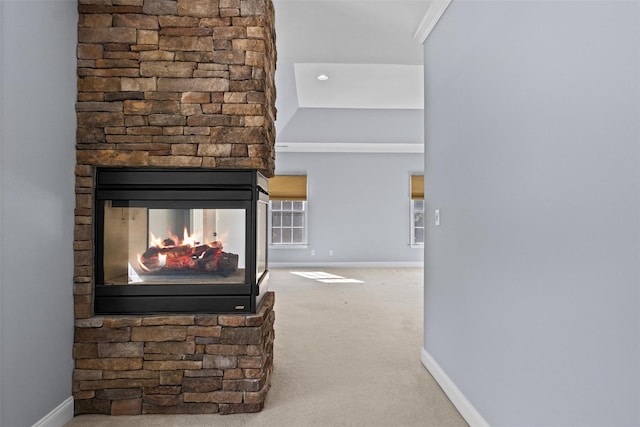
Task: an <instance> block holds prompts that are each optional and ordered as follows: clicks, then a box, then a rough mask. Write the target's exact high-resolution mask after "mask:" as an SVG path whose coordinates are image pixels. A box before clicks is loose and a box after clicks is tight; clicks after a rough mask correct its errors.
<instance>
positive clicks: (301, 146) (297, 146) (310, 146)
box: [276, 142, 424, 153]
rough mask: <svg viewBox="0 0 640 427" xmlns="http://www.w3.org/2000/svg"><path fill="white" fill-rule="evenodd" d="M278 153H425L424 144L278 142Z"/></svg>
mask: <svg viewBox="0 0 640 427" xmlns="http://www.w3.org/2000/svg"><path fill="white" fill-rule="evenodd" d="M276 153H424V144H404V143H364V142H276Z"/></svg>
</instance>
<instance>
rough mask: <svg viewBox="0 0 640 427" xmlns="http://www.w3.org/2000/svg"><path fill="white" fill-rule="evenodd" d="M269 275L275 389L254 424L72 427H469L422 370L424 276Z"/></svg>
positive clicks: (412, 271)
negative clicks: (332, 278)
mask: <svg viewBox="0 0 640 427" xmlns="http://www.w3.org/2000/svg"><path fill="white" fill-rule="evenodd" d="M318 270H319V269H317V268H315V269H276V270H272V271H271V278H270V284H271V285H270V289H271V290H273V291H275V293H276V306H275V307H276V308H275V310H276V323H275V331H276V339H275V350H274V352H275V354H274V360H275V364H274V372H273V377H272V387H271V390H270V391H269V395H268V396H267V401H266V405H265V408H264V410H263V411H262V412H260V413H257V414H239V415H219V414H211V415H141V416H135V417H132V416H120V417H109V416H104V415H83V416H79V417H76V418H74V419H73V420H72V421H71V422H69V423H68V424H67V427H88V426H91V427H125V426H126V427H128V426H135V427H151V426H154V427H186V426H189V427H199V426H222V427H234V426H261V427H272V426H273V427H275V426H278V427H283V426H285V427H286V426H301V427H303V426H323V427H325V426H326V427H333V426H340V427H342V426H367V427H370V426H371V427H372V426H380V427H382V426H384V427H387V426H393V427H405V426H406V427H411V426H420V427H428V426H434V427H436V426H437V427H444V426H451V427H457V426H466V425H467V424H466V423H465V421H464V420H463V418H462V417H461V416H460V415H459V414H458V412H457V411H456V409H455V408H454V407H453V405H452V404H451V402H450V401H449V400H448V399H447V397H446V396H445V394H444V393H443V392H442V390H441V389H440V388H439V387H438V385H437V383H436V382H435V381H434V380H433V378H432V377H431V376H430V375H429V373H428V372H427V370H426V369H425V368H424V367H423V366H422V364H421V363H420V349H421V347H422V329H423V320H422V319H423V317H422V306H423V302H422V301H423V300H422V283H423V272H422V270H421V269H417V268H384V269H383V268H380V269H324V270H322V271H323V272H326V273H332V274H335V275H339V276H342V277H345V278H348V279H356V280H359V281H361V282H362V283H357V282H344V281H343V283H340V282H338V283H323V282H320V281H318V280H317V279H312V278H307V277H304V276H300V275H298V274H293V273H292V271H298V272H300V271H303V272H314V271H318Z"/></svg>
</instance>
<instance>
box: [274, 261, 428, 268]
mask: <svg viewBox="0 0 640 427" xmlns="http://www.w3.org/2000/svg"><path fill="white" fill-rule="evenodd" d="M269 267H272V268H308V267H313V268H317V267H320V268H423V267H424V262H422V261H418V262H394V261H381V262H369V261H367V262H322V261H319V262H305V261H301V262H300V261H297V262H286V261H285V262H269Z"/></svg>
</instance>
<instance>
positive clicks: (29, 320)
mask: <svg viewBox="0 0 640 427" xmlns="http://www.w3.org/2000/svg"><path fill="white" fill-rule="evenodd" d="M0 8H2V10H1V20H0V40H1V46H0V60H1V71H0V73H1V85H0V94H1V96H0V111H1V116H0V117H1V127H0V142H1V145H0V165H1V167H0V207H1V215H0V233H1V235H2V238H1V241H0V408H1V412H0V425H2V426H11V427H15V426H30V425H32V424H33V423H35V422H36V421H38V420H39V419H41V418H42V417H44V416H45V415H46V414H47V413H49V412H50V411H51V410H53V409H54V408H56V407H57V406H58V405H59V404H61V403H62V402H63V401H64V400H65V399H67V398H69V397H70V396H71V375H72V370H73V362H72V357H71V356H72V354H71V353H72V346H73V296H72V293H73V209H74V204H75V198H74V193H73V188H74V178H73V168H74V163H75V155H74V140H75V113H74V102H75V94H76V83H75V82H76V77H75V76H76V70H75V49H76V32H77V19H78V17H77V11H76V9H77V4H76V2H75V1H74V0H69V1H61V0H57V1H50V0H49V1H2V2H0Z"/></svg>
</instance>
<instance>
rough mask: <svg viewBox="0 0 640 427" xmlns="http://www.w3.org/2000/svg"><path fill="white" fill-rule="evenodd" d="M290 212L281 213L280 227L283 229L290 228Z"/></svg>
mask: <svg viewBox="0 0 640 427" xmlns="http://www.w3.org/2000/svg"><path fill="white" fill-rule="evenodd" d="M291 215H292V214H291V212H283V213H282V226H283V227H291Z"/></svg>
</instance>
